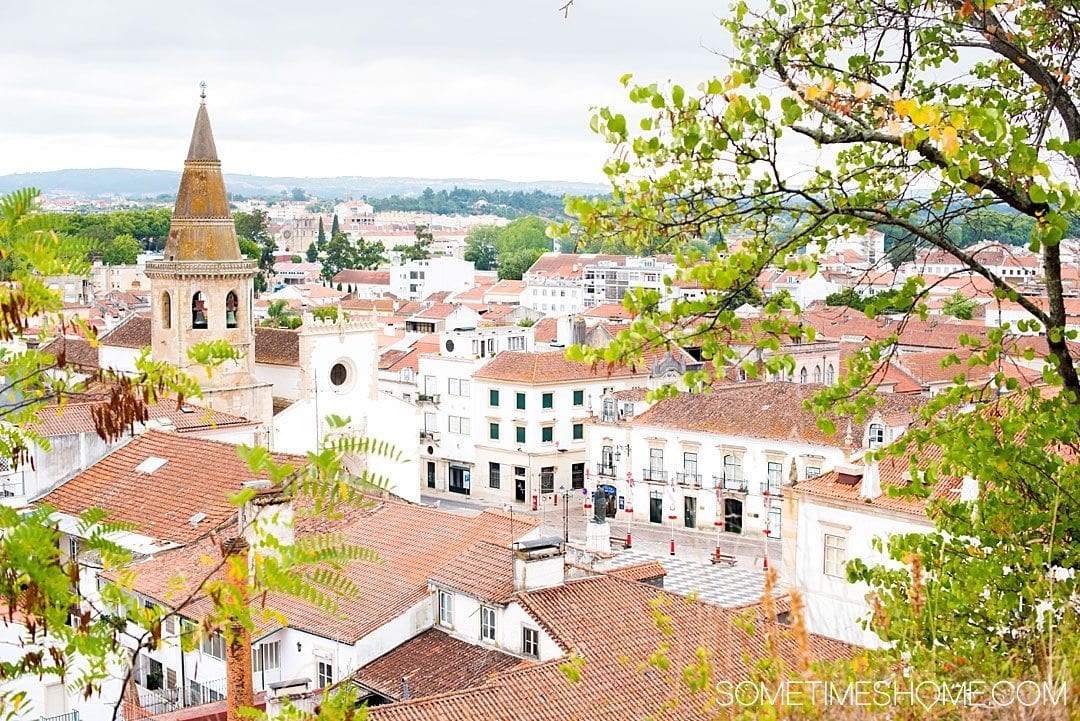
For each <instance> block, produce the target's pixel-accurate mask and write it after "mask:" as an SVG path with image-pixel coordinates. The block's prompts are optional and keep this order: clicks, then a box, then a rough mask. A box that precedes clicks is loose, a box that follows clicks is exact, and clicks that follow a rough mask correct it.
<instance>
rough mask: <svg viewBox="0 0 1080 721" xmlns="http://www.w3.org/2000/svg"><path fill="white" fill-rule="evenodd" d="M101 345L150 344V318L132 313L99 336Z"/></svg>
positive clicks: (118, 346)
mask: <svg viewBox="0 0 1080 721" xmlns="http://www.w3.org/2000/svg"><path fill="white" fill-rule="evenodd" d="M101 345H108V346H114V347H117V348H146V347H147V346H149V345H150V319H149V318H147V317H146V316H145V315H133V316H131V317H130V318H128V319H127V320H125V321H124V322H123V323H121V324H120V325H118V326H116V327H115V328H113V329H112V330H111V331H109V332H108V333H106V334H105V335H103V336H101Z"/></svg>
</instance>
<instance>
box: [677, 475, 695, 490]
mask: <svg viewBox="0 0 1080 721" xmlns="http://www.w3.org/2000/svg"><path fill="white" fill-rule="evenodd" d="M675 481H676V482H677V483H678V484H679V485H682V486H690V487H691V488H701V474H700V473H685V472H684V473H676V474H675Z"/></svg>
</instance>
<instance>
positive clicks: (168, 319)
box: [161, 291, 172, 328]
mask: <svg viewBox="0 0 1080 721" xmlns="http://www.w3.org/2000/svg"><path fill="white" fill-rule="evenodd" d="M161 327H162V328H172V296H170V295H169V291H165V292H164V293H162V294H161Z"/></svg>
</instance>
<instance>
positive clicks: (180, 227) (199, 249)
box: [165, 94, 242, 261]
mask: <svg viewBox="0 0 1080 721" xmlns="http://www.w3.org/2000/svg"><path fill="white" fill-rule="evenodd" d="M202 97H203V100H202V102H201V103H200V104H199V111H198V113H197V114H196V115H195V129H194V130H193V131H192V133H191V144H190V145H189V146H188V156H187V160H186V161H184V174H183V175H182V176H181V177H180V188H179V190H177V192H176V208H175V209H174V210H173V217H172V225H171V226H170V228H169V239H168V241H166V243H165V260H167V261H208V260H209V261H213V260H242V257H241V255H240V245H239V243H237V240H236V227H235V226H234V225H233V218H232V214H231V213H230V212H229V198H228V195H227V194H226V192H225V178H224V177H223V176H222V175H221V161H220V160H218V156H217V146H216V145H215V144H214V132H213V130H212V129H211V128H210V115H209V114H208V113H207V112H206V99H205V97H206V96H205V94H204V95H203V96H202Z"/></svg>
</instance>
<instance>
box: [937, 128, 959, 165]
mask: <svg viewBox="0 0 1080 721" xmlns="http://www.w3.org/2000/svg"><path fill="white" fill-rule="evenodd" d="M959 149H960V139H959V138H958V137H957V135H956V128H954V127H953V126H951V125H946V126H944V127H942V128H941V152H943V153H945V155H947V156H950V157H951V156H953V155H956V151H958V150H959Z"/></svg>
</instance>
